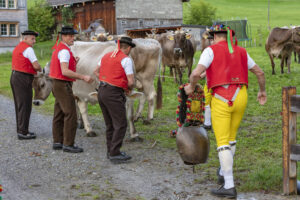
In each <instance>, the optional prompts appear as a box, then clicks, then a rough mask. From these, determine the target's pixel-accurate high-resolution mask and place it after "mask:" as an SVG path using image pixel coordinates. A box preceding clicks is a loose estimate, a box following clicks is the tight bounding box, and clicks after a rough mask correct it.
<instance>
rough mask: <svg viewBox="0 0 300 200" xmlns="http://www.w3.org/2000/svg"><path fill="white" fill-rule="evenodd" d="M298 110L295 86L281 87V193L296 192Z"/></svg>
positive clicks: (299, 155) (299, 158)
mask: <svg viewBox="0 0 300 200" xmlns="http://www.w3.org/2000/svg"><path fill="white" fill-rule="evenodd" d="M299 112H300V95H296V87H283V88H282V156H283V157H282V165H283V193H284V194H285V195H290V194H297V161H300V144H297V113H299Z"/></svg>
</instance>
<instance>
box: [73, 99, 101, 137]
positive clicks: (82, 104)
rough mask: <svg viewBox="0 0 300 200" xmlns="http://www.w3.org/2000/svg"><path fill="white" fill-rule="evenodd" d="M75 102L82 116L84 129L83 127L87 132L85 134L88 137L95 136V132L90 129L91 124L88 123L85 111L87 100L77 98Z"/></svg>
mask: <svg viewBox="0 0 300 200" xmlns="http://www.w3.org/2000/svg"><path fill="white" fill-rule="evenodd" d="M77 104H78V108H79V111H80V114H81V116H82V120H83V125H84V129H85V131H86V133H87V134H86V136H88V137H96V136H97V134H96V133H95V132H94V131H93V130H92V128H91V124H90V123H89V120H88V112H87V106H88V104H87V102H85V101H81V100H78V101H77Z"/></svg>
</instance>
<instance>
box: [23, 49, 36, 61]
mask: <svg viewBox="0 0 300 200" xmlns="http://www.w3.org/2000/svg"><path fill="white" fill-rule="evenodd" d="M23 56H24V57H25V58H28V59H29V60H30V62H31V63H34V62H35V61H37V58H36V56H35V53H34V51H33V48H32V47H28V48H27V49H25V51H23Z"/></svg>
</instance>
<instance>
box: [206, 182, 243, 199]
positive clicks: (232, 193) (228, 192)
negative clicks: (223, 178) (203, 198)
mask: <svg viewBox="0 0 300 200" xmlns="http://www.w3.org/2000/svg"><path fill="white" fill-rule="evenodd" d="M210 193H211V194H212V195H214V196H218V197H226V198H229V199H235V198H236V197H237V193H236V189H235V187H233V188H229V189H225V188H224V185H222V186H221V187H220V188H219V189H212V190H211V191H210Z"/></svg>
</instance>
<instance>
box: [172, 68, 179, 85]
mask: <svg viewBox="0 0 300 200" xmlns="http://www.w3.org/2000/svg"><path fill="white" fill-rule="evenodd" d="M173 70H174V71H173V72H174V73H173V77H174V82H175V83H178V81H177V70H178V69H177V67H173Z"/></svg>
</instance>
